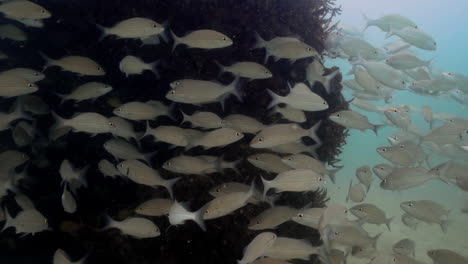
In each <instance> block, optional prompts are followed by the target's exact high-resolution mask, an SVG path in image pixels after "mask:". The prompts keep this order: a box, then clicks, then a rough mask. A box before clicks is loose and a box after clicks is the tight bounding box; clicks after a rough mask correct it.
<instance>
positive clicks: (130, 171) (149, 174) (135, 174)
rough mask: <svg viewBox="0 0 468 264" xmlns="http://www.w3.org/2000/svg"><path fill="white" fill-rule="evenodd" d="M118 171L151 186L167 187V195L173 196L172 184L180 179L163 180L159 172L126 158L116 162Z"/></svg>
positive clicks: (135, 180)
mask: <svg viewBox="0 0 468 264" xmlns="http://www.w3.org/2000/svg"><path fill="white" fill-rule="evenodd" d="M117 169H118V170H119V172H120V173H121V174H122V175H124V176H127V177H128V178H129V179H130V180H132V181H134V182H136V183H138V184H143V185H147V186H151V187H156V186H162V187H164V188H166V189H167V191H168V192H169V195H170V196H171V197H173V192H172V189H173V186H174V184H175V183H176V182H177V181H178V180H180V178H174V179H170V180H165V179H163V178H161V176H160V175H159V172H158V171H157V170H155V169H153V168H151V167H149V166H148V165H146V164H144V163H143V162H141V161H138V160H126V161H123V162H120V163H119V164H117Z"/></svg>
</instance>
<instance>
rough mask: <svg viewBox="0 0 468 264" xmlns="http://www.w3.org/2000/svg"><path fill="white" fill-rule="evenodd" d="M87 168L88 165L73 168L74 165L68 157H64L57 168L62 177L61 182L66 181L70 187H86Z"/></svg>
mask: <svg viewBox="0 0 468 264" xmlns="http://www.w3.org/2000/svg"><path fill="white" fill-rule="evenodd" d="M88 169H89V166H84V167H82V168H75V166H73V164H72V163H71V162H70V161H69V160H68V159H64V160H63V161H62V163H61V164H60V168H59V173H60V177H62V183H68V184H69V185H70V186H71V187H73V186H76V187H79V186H85V187H86V186H87V182H86V179H85V175H86V172H87V171H88Z"/></svg>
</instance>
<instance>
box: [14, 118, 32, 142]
mask: <svg viewBox="0 0 468 264" xmlns="http://www.w3.org/2000/svg"><path fill="white" fill-rule="evenodd" d="M12 136H13V140H14V141H15V144H16V145H18V146H20V147H24V146H27V145H29V144H31V142H32V140H33V138H34V136H35V128H34V127H32V126H31V125H30V124H29V123H27V122H25V121H20V122H18V123H17V124H16V126H15V127H14V128H13V130H12Z"/></svg>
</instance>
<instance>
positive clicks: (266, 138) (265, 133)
mask: <svg viewBox="0 0 468 264" xmlns="http://www.w3.org/2000/svg"><path fill="white" fill-rule="evenodd" d="M320 124H321V122H318V123H316V124H315V125H314V126H312V127H311V128H309V129H303V128H302V127H300V126H299V125H298V124H296V123H292V124H276V125H270V126H267V127H265V128H264V129H262V130H261V131H260V132H259V133H258V134H257V135H256V136H255V137H254V138H253V139H252V140H251V141H250V147H252V148H271V147H275V146H279V145H282V144H287V143H293V142H296V141H298V140H299V139H301V138H302V137H307V136H308V137H310V138H312V139H313V140H314V141H315V142H318V143H320V142H321V141H320V139H319V137H318V136H317V134H316V133H317V130H318V128H319V127H320Z"/></svg>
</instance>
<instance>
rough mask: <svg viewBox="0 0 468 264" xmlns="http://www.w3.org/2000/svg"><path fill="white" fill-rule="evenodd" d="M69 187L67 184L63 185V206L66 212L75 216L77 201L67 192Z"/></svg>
mask: <svg viewBox="0 0 468 264" xmlns="http://www.w3.org/2000/svg"><path fill="white" fill-rule="evenodd" d="M67 185H68V184H67V183H65V184H64V185H63V193H62V206H63V210H64V211H65V212H67V213H69V214H73V213H75V212H76V200H75V198H74V197H73V194H72V193H71V192H69V191H68V190H67V187H68V186H67Z"/></svg>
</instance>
